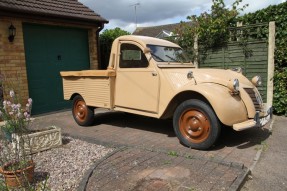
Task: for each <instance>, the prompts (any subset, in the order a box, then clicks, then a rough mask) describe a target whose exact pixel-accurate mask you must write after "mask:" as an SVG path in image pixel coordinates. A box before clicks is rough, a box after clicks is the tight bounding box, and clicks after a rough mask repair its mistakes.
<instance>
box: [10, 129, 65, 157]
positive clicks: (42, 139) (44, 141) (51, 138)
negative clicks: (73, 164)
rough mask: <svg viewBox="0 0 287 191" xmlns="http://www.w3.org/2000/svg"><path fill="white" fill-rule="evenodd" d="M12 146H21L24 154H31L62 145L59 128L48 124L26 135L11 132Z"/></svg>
mask: <svg viewBox="0 0 287 191" xmlns="http://www.w3.org/2000/svg"><path fill="white" fill-rule="evenodd" d="M12 144H13V146H14V147H16V146H17V148H20V146H21V148H23V149H24V152H25V154H33V153H37V152H40V151H44V150H48V149H51V148H53V147H58V146H60V145H62V134H61V129H60V128H59V127H56V126H50V127H47V128H45V129H42V130H39V131H37V132H34V133H29V134H26V135H17V134H12Z"/></svg>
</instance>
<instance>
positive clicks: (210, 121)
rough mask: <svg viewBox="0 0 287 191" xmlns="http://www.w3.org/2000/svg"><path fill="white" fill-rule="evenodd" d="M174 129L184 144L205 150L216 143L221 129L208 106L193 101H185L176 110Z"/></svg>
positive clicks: (201, 102) (198, 101)
mask: <svg viewBox="0 0 287 191" xmlns="http://www.w3.org/2000/svg"><path fill="white" fill-rule="evenodd" d="M173 128H174V131H175V134H176V136H177V137H178V139H179V140H180V142H181V143H182V144H184V145H185V146H188V147H190V148H194V149H200V150H205V149H208V148H209V147H211V146H212V145H213V144H214V143H215V142H216V140H217V138H218V137H219V135H220V128H221V127H220V124H219V121H218V119H217V117H216V115H215V113H214V111H213V109H212V108H211V107H210V106H209V105H208V104H206V103H205V102H203V101H200V100H196V99H191V100H187V101H184V102H183V103H182V104H180V105H179V106H178V107H177V109H176V110H175V113H174V116H173Z"/></svg>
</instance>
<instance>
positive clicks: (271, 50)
mask: <svg viewBox="0 0 287 191" xmlns="http://www.w3.org/2000/svg"><path fill="white" fill-rule="evenodd" d="M274 51H275V22H274V21H272V22H269V35H268V75H267V103H266V106H267V107H270V106H272V102H273V77H274Z"/></svg>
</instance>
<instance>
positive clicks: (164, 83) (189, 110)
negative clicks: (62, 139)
mask: <svg viewBox="0 0 287 191" xmlns="http://www.w3.org/2000/svg"><path fill="white" fill-rule="evenodd" d="M61 76H62V78H63V88H64V99H66V100H73V108H72V113H73V116H74V119H75V121H76V122H77V123H78V124H79V125H81V126H87V125H91V124H92V123H93V119H94V109H95V108H107V109H109V110H115V111H123V112H129V113H134V114H138V115H143V116H149V117H154V118H161V119H168V118H172V119H173V128H174V131H175V133H176V135H177V137H178V139H179V140H180V142H181V143H182V144H184V145H185V146H188V147H191V148H195V149H208V148H209V147H210V146H212V145H213V144H214V143H215V142H216V140H217V139H218V137H219V135H220V130H221V126H222V125H225V126H230V127H231V128H233V129H234V130H236V131H241V130H245V129H248V128H254V127H261V126H263V125H265V124H266V123H267V122H268V121H269V120H270V117H271V113H272V110H271V107H269V108H267V106H265V104H263V101H262V98H261V96H260V94H259V92H258V90H257V88H256V86H259V85H260V84H261V78H260V77H259V76H255V77H254V78H253V79H252V80H251V81H249V80H248V79H247V78H246V77H245V76H243V75H242V73H241V72H240V71H232V70H221V69H197V68H195V67H194V65H193V64H192V63H191V62H190V61H189V60H187V59H186V57H185V55H184V52H183V50H182V49H181V48H180V47H179V46H178V45H176V44H174V43H172V42H169V41H166V40H161V39H157V38H151V37H143V36H133V35H127V36H121V37H119V38H117V39H116V40H115V41H114V42H113V45H112V50H111V54H110V61H109V67H108V69H107V70H84V71H66V72H61Z"/></svg>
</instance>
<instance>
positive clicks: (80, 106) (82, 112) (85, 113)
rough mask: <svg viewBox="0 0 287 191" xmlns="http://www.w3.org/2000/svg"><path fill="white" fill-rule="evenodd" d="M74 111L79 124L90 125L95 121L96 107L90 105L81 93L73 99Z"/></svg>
mask: <svg viewBox="0 0 287 191" xmlns="http://www.w3.org/2000/svg"><path fill="white" fill-rule="evenodd" d="M72 113H73V117H74V119H75V121H76V122H77V124H78V125H81V126H89V125H92V124H93V122H94V109H93V108H92V107H88V106H87V105H86V102H85V101H84V99H83V98H82V96H80V95H77V96H75V97H74V99H73V109H72Z"/></svg>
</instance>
